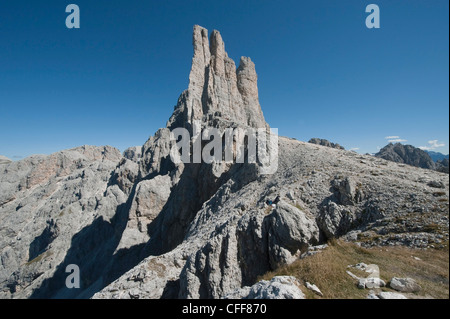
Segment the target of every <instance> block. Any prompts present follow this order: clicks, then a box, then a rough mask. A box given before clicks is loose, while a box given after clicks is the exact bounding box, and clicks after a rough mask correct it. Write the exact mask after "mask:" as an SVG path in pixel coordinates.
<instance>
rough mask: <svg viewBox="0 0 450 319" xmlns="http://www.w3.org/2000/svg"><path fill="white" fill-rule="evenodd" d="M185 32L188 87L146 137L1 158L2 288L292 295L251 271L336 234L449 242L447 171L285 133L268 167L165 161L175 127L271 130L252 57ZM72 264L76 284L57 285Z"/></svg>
mask: <svg viewBox="0 0 450 319" xmlns="http://www.w3.org/2000/svg"><path fill="white" fill-rule="evenodd" d="M193 31H194V32H193V47H194V56H193V58H192V68H191V72H190V75H189V86H188V88H187V90H185V91H184V92H182V94H181V95H180V97H179V99H178V102H177V105H176V106H175V109H174V112H173V114H172V116H171V117H170V119H169V120H168V122H167V124H166V127H164V128H161V129H159V130H158V131H157V132H156V133H155V134H154V135H153V136H152V137H151V138H149V139H148V140H147V141H146V143H145V144H144V145H143V146H142V147H132V148H129V149H127V150H126V151H125V152H124V153H123V154H121V153H120V152H119V151H118V150H117V149H114V148H112V147H108V146H105V147H93V146H83V147H79V148H75V149H71V150H66V151H61V152H58V153H55V154H51V155H48V156H41V155H39V156H32V157H29V158H26V159H24V160H21V161H17V162H11V163H8V164H4V165H1V166H0V225H1V226H0V260H1V263H0V297H2V298H61V297H62V298H64V297H65V298H91V297H93V298H223V297H225V296H229V295H230V294H233V293H234V292H237V291H239V293H238V295H239V296H240V297H242V298H244V297H248V298H259V297H264V298H266V297H277V298H278V297H284V298H291V297H292V298H302V297H303V294H301V293H300V292H301V291H300V292H299V289H298V287H295V286H296V284H295V283H293V282H292V281H291V279H286V278H278V279H274V280H273V281H271V282H261V283H259V284H257V283H256V282H257V280H258V277H259V276H261V275H263V274H265V273H266V272H268V271H271V270H274V268H276V267H279V266H280V265H283V264H286V263H290V262H292V261H293V260H295V259H296V258H298V257H299V256H301V255H302V254H303V255H304V254H308V253H311V251H313V249H311V250H310V246H313V245H317V244H323V243H324V242H326V241H327V240H328V239H330V238H333V237H345V238H347V239H349V240H353V241H358V242H360V243H361V245H364V246H371V245H391V244H404V245H408V246H411V247H431V246H438V245H443V244H445V242H446V241H448V195H449V194H448V193H449V185H448V184H449V183H448V175H446V174H442V173H439V172H435V171H428V170H422V169H418V168H415V167H412V166H406V165H399V164H397V163H393V162H389V161H385V160H383V159H379V158H376V157H373V156H365V155H358V154H356V153H354V152H348V151H345V150H342V149H336V148H329V147H321V146H318V145H315V144H311V143H304V142H300V141H296V140H292V139H289V138H284V137H280V138H279V139H278V145H277V146H278V148H277V150H278V154H279V156H278V158H277V159H278V169H277V170H276V171H275V172H273V174H262V173H261V165H259V164H258V163H255V162H251V161H248V160H247V161H244V162H243V163H239V162H237V161H232V162H220V161H219V162H217V161H213V162H206V161H198V162H196V161H193V160H192V159H193V158H192V156H193V155H192V154H190V156H191V158H190V159H191V161H187V162H176V161H173V160H172V157H171V151H172V149H173V146H174V145H175V144H176V140H175V139H173V138H171V133H172V132H173V130H174V129H177V128H185V129H187V131H188V132H189V133H190V134H191V136H192V137H195V136H196V134H195V133H196V131H197V130H198V129H199V128H208V127H213V128H217V129H219V130H223V129H226V128H238V127H239V128H261V129H264V130H266V131H267V130H269V129H270V128H269V126H268V125H267V123H266V122H265V120H264V116H263V113H262V111H261V107H260V104H259V101H258V88H257V75H256V71H255V65H254V64H253V62H252V61H251V60H250V59H249V58H245V57H243V58H241V60H240V64H239V66H238V67H237V68H236V66H235V64H234V62H233V61H232V60H231V59H230V58H229V57H228V55H227V53H226V51H225V45H224V42H223V40H222V37H221V35H220V33H219V32H217V31H213V32H212V33H211V35H210V36H209V38H208V31H207V30H206V29H204V28H202V27H200V26H195V27H194V30H193ZM197 137H198V136H197ZM194 140H195V139H194ZM235 142H236V141H235V140H233V142H232V143H233V147H236V144H235ZM195 147H196V146H192V151H194V148H195ZM199 147H200V150H202V147H203V148H204V147H205V145H204V144H201V143H200V144H199ZM272 147H273V146H270V147H267V149H268V150H269V151H273V150H274V149H273V148H272ZM243 152H244V153H245V152H248V149H246V148H244V150H243ZM172 155H173V154H172ZM430 182H433V183H432V184H430ZM435 185H439V188H436V187H435ZM278 196H279V198H280V201H279V202H278V203H277V204H276V206H275V207H272V206H268V205H267V204H266V202H267V201H268V200H273V199H274V198H276V197H278ZM443 199H447V201H446V202H444V200H443ZM71 264H75V265H78V266H79V268H80V273H81V288H80V289H69V288H67V287H66V286H65V279H66V277H67V275H68V274H67V273H66V272H65V270H66V267H67V266H68V265H71ZM255 283H256V286H255ZM286 285H287V286H288V287H290V288H286ZM280 287H282V289H284V290H278V289H279V288H280ZM291 288H292V289H293V290H291ZM242 289H243V290H242ZM280 289H281V288H280ZM283 291H285V292H286V293H285V292H283Z"/></svg>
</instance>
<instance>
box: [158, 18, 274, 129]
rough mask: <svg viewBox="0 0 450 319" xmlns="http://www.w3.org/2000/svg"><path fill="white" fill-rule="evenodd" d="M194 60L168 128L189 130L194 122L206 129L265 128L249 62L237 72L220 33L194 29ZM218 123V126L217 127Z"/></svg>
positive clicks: (241, 61)
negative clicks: (219, 127) (187, 82)
mask: <svg viewBox="0 0 450 319" xmlns="http://www.w3.org/2000/svg"><path fill="white" fill-rule="evenodd" d="M193 47H194V56H193V58H192V67H191V72H190V75H189V87H188V89H187V90H186V91H184V92H183V93H182V94H181V96H180V98H179V99H178V103H177V105H176V107H175V111H174V114H173V115H172V117H171V118H170V120H169V121H168V123H167V127H168V128H170V129H172V128H175V127H190V126H191V125H192V123H193V121H195V120H199V121H201V122H202V123H204V124H205V125H209V126H244V127H246V126H251V127H255V128H267V127H268V125H267V123H266V121H265V120H264V116H263V113H262V111H261V106H260V104H259V99H258V86H257V74H256V71H255V64H254V63H253V62H252V61H251V59H250V58H247V57H242V58H241V60H240V65H239V67H238V68H237V70H236V65H235V63H234V61H233V60H232V59H231V58H229V57H228V54H227V52H226V51H225V44H224V42H223V40H222V36H221V35H220V32H219V31H217V30H214V31H212V33H211V35H210V38H209V40H208V30H206V29H205V28H203V27H201V26H198V25H195V26H194V30H193ZM218 123H219V124H218Z"/></svg>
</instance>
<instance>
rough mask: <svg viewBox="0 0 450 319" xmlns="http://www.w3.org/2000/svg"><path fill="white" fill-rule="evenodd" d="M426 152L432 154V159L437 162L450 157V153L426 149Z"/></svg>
mask: <svg viewBox="0 0 450 319" xmlns="http://www.w3.org/2000/svg"><path fill="white" fill-rule="evenodd" d="M425 152H427V153H428V155H430V157H431V159H432V160H433V161H435V162H437V161H442V160H443V159H449V154H447V155H445V154H442V153H439V152H434V151H425Z"/></svg>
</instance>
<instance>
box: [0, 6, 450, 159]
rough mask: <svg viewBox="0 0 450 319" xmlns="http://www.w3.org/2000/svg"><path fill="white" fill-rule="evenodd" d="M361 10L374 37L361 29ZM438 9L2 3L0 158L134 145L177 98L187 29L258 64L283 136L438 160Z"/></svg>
mask: <svg viewBox="0 0 450 319" xmlns="http://www.w3.org/2000/svg"><path fill="white" fill-rule="evenodd" d="M70 3H75V4H77V5H78V6H79V7H80V10H81V28H80V29H77V30H75V29H67V28H66V26H65V19H66V16H67V15H68V14H67V13H66V12H65V8H66V6H67V5H68V4H70ZM370 3H376V4H377V5H378V6H379V7H380V18H381V28H380V29H367V28H366V26H365V18H366V16H367V15H368V14H367V13H365V7H366V5H368V4H370ZM448 12H449V3H448V0H432V1H429V0H427V1H425V0H421V1H416V0H408V1H400V0H389V1H381V0H370V1H362V0H345V1H336V0H330V1H325V0H315V1H312V0H311V1H299V0H293V1H273V0H271V1H266V0H252V1H248V0H239V1H235V0H227V1H212V0H210V1H190V0H185V1H171V0H164V1H156V0H151V1H150V0H149V1H130V0H128V1H126V0H117V1H110V0H108V1H107V0H95V1H92V0H68V1H63V0H58V1H51V0H42V1H31V0H30V1H22V0H14V1H13V0H2V1H1V2H0V154H1V155H5V156H7V157H10V158H12V159H19V158H21V157H25V156H28V155H31V154H36V153H40V154H42V153H43V154H49V153H52V152H55V151H58V150H62V149H67V148H71V147H75V146H79V145H83V144H90V145H112V146H115V147H117V148H119V149H120V150H121V151H123V150H124V149H125V148H127V147H128V146H134V145H142V144H143V143H144V142H145V141H146V140H147V138H148V137H149V136H151V135H153V134H154V132H155V131H156V130H157V129H158V128H160V127H163V126H165V123H166V121H167V120H168V118H169V116H170V115H171V113H172V111H173V106H174V105H175V104H176V101H177V98H178V96H179V94H180V93H181V92H182V91H183V90H184V89H186V88H187V85H188V75H189V70H190V63H191V58H192V53H193V51H192V27H193V25H194V24H199V25H202V26H204V27H206V28H207V29H209V31H212V30H213V29H217V30H219V31H220V32H221V34H222V37H223V39H224V41H225V45H226V50H227V52H228V54H229V56H230V57H231V58H233V59H234V60H235V61H237V62H238V61H239V58H240V56H250V57H251V58H252V60H253V61H254V62H255V63H256V71H257V73H258V76H259V78H258V83H259V93H260V102H261V106H262V109H263V112H264V115H265V117H266V120H267V121H268V123H269V124H270V125H271V126H272V127H277V128H278V129H279V134H280V135H284V136H290V137H295V138H297V139H299V140H306V141H307V140H309V139H310V138H311V137H321V138H326V139H329V140H331V141H333V142H337V143H340V144H341V145H343V146H345V147H346V148H347V149H351V148H359V150H358V152H361V153H365V152H370V153H372V152H376V151H377V147H382V146H384V145H386V144H387V139H386V138H385V137H387V136H398V139H401V140H406V141H405V142H404V143H405V144H412V145H415V146H429V145H430V146H431V145H434V148H435V149H434V150H435V151H440V152H443V153H448V149H449V148H448V145H449V139H448V134H449V107H448V104H449V89H448V85H449V64H448V63H449V62H448V61H449V15H448V14H449V13H448ZM393 139H396V138H393ZM433 140H437V141H436V142H434V144H433V143H432V144H429V143H428V142H429V141H433ZM442 144H445V146H439V145H442Z"/></svg>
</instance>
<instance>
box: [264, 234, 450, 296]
mask: <svg viewBox="0 0 450 319" xmlns="http://www.w3.org/2000/svg"><path fill="white" fill-rule="evenodd" d="M413 256H414V257H418V258H420V259H421V260H416V259H414V258H413ZM360 262H364V263H366V264H377V265H378V266H379V267H380V277H381V279H383V280H384V281H385V282H386V283H388V282H389V280H390V279H391V278H392V277H411V278H413V279H415V280H416V281H417V282H418V283H419V284H420V285H421V287H422V290H421V291H420V292H419V293H417V294H416V295H415V296H413V297H418V298H420V297H423V298H445V299H448V298H449V252H448V250H445V251H443V250H432V249H428V250H419V249H409V248H406V247H388V248H386V247H383V248H372V249H365V248H361V247H358V246H357V245H355V244H352V243H345V242H342V241H332V242H331V243H330V244H329V247H328V248H327V249H325V250H324V251H322V252H321V253H318V254H316V255H314V256H311V257H307V258H305V259H301V260H297V261H296V262H294V263H292V264H291V265H288V266H283V267H281V268H279V269H277V270H276V271H273V272H270V273H267V274H265V275H264V276H262V277H261V278H260V279H266V280H269V279H271V278H272V277H274V276H279V275H290V276H295V277H297V278H298V279H299V280H300V281H301V282H302V283H304V282H305V281H309V282H310V283H313V284H316V285H317V286H318V287H319V289H320V290H321V291H322V293H323V294H324V297H323V298H329V299H359V298H366V297H367V294H368V290H364V289H358V288H357V286H356V281H355V279H353V278H351V277H350V276H349V275H348V274H347V273H346V270H348V269H347V266H348V265H354V264H357V263H360ZM350 271H351V272H353V273H354V274H355V275H361V273H357V271H356V270H354V269H350ZM365 275H366V276H367V274H365ZM302 290H303V292H304V293H305V295H306V297H307V298H320V297H319V296H317V295H315V294H314V293H312V292H311V291H309V290H307V289H306V288H305V289H302ZM383 290H385V291H390V289H389V288H383Z"/></svg>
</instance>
